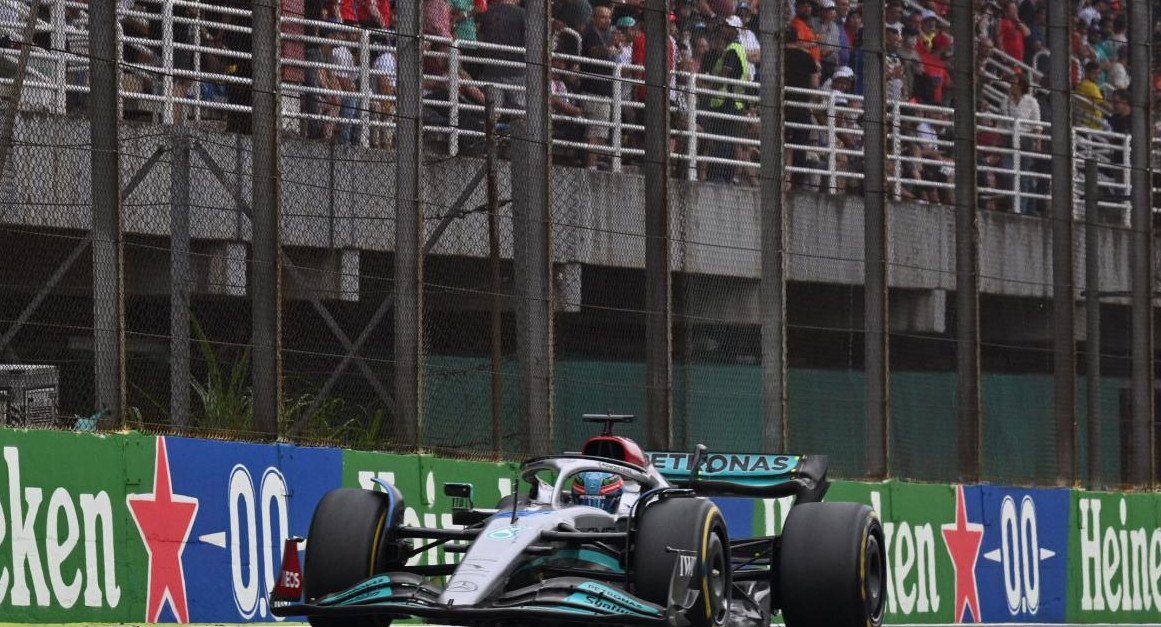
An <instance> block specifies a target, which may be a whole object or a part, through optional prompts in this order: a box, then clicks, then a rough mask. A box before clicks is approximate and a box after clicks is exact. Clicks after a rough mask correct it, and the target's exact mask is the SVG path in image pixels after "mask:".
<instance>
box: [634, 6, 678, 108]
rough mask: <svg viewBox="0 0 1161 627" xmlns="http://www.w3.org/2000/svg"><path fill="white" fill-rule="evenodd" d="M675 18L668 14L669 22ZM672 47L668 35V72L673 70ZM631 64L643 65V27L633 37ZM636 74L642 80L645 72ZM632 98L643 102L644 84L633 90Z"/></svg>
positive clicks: (673, 47)
mask: <svg viewBox="0 0 1161 627" xmlns="http://www.w3.org/2000/svg"><path fill="white" fill-rule="evenodd" d="M676 19H677V16H676V15H674V14H672V13H670V14H669V21H670V23H672V22H674V21H675V20H676ZM674 49H675V45H674V41H673V37H672V36H670V37H669V58H668V60H667V63H668V64H669V71H670V72H672V71H673V62H674V60H675V59H676V57H675V56H674ZM633 65H640V66H642V67H644V66H645V29H644V27H642V28H640V29H638V30H637V36H636V37H634V38H633ZM637 74H639V76H636V77H637V78H639V79H642V80H644V78H645V74H644V73H643V72H638V73H637ZM633 98H634V99H635V100H637V101H638V102H645V86H644V85H641V86H638V87H636V88H635V89H634V90H633Z"/></svg>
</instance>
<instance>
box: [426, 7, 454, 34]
mask: <svg viewBox="0 0 1161 627" xmlns="http://www.w3.org/2000/svg"><path fill="white" fill-rule="evenodd" d="M422 2H423V34H424V35H432V36H435V37H443V38H444V39H451V37H452V29H451V6H449V5H448V3H447V0H422Z"/></svg>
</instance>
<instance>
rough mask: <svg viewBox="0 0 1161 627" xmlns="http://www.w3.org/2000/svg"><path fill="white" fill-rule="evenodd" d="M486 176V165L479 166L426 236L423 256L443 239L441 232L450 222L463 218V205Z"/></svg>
mask: <svg viewBox="0 0 1161 627" xmlns="http://www.w3.org/2000/svg"><path fill="white" fill-rule="evenodd" d="M487 175H488V166H487V164H485V165H483V166H480V169H479V171H478V172H476V175H475V176H473V177H472V180H470V181H468V184H467V185H465V186H464V190H463V191H462V192H460V195H459V196H457V197H456V200H455V202H453V203H452V205H451V209H450V210H448V212H447V213H446V214H444V216H443V219H441V220H440V221H439V224H437V225H436V227H435V230H434V231H432V232H431V235H429V236H428V238H427V243H425V244H424V245H423V254H424V255H427V254H428V253H430V252H431V249H432V248H434V247H435V245H436V243H437V242H439V238H440V237H443V232H444V231H446V230H447V227H448V226H449V225H451V222H452V220H455V219H457V218H462V217H463V216H464V213H465V212H464V203H466V202H468V199H469V198H471V197H472V192H474V191H476V187H478V186H479V185H480V183H481V182H482V181H483V180H484V177H485V176H487Z"/></svg>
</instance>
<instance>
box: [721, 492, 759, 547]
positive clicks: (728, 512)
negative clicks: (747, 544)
mask: <svg viewBox="0 0 1161 627" xmlns="http://www.w3.org/2000/svg"><path fill="white" fill-rule="evenodd" d="M710 500H712V501H713V502H714V505H717V506H718V509H719V510H721V512H722V518H725V519H726V533H728V534H729V536H730V537H731V538H749V537H750V536H752V535H754V512H755V506H756V504H757V501H755V500H754V499H746V498H736V497H716V498H713V499H710Z"/></svg>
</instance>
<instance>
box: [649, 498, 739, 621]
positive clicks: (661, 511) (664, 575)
mask: <svg viewBox="0 0 1161 627" xmlns="http://www.w3.org/2000/svg"><path fill="white" fill-rule="evenodd" d="M729 546H730V544H729V536H728V535H727V533H726V521H725V520H724V519H723V518H722V514H721V512H720V511H718V508H717V506H715V505H714V504H713V503H712V502H710V501H708V500H705V499H699V498H670V499H665V500H662V501H659V502H657V503H654V504H652V505H650V506H648V507H646V508H645V510H644V511H643V512H642V513H641V515H640V520H639V521H638V523H637V535H636V540H635V546H634V547H633V552H632V555H631V556H630V557H629V559H630V562H631V566H632V576H631V580H630V588H629V589H630V591H631V592H633V593H634V594H636V595H637V596H638V597H640V598H642V599H644V600H646V601H649V602H650V603H655V604H657V605H660V606H661V607H663V608H664V607H666V605H668V603H669V581H670V579H671V577H672V576H673V567H674V565H675V564H676V563H677V558H678V555H677V554H676V553H672V552H670V551H668V550H666V549H667V548H675V549H682V550H686V551H693V552H694V553H695V554H696V555H697V558H698V559H697V567H696V568H697V572H696V574H695V575H694V578H693V580H692V581H691V582H690V585H691V587H695V588H697V589H698V590H700V591H701V594H700V595H698V599H697V602H696V603H695V604H694V606H693V607H692V608H691V609H690V610H689V612H687V613H686V617H687V618H688V619H689V621H690V625H691V627H721V626H722V625H725V624H726V622H727V620H728V619H729V613H730V593H731V589H732V587H733V586H732V584H731V581H730V550H729Z"/></svg>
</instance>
